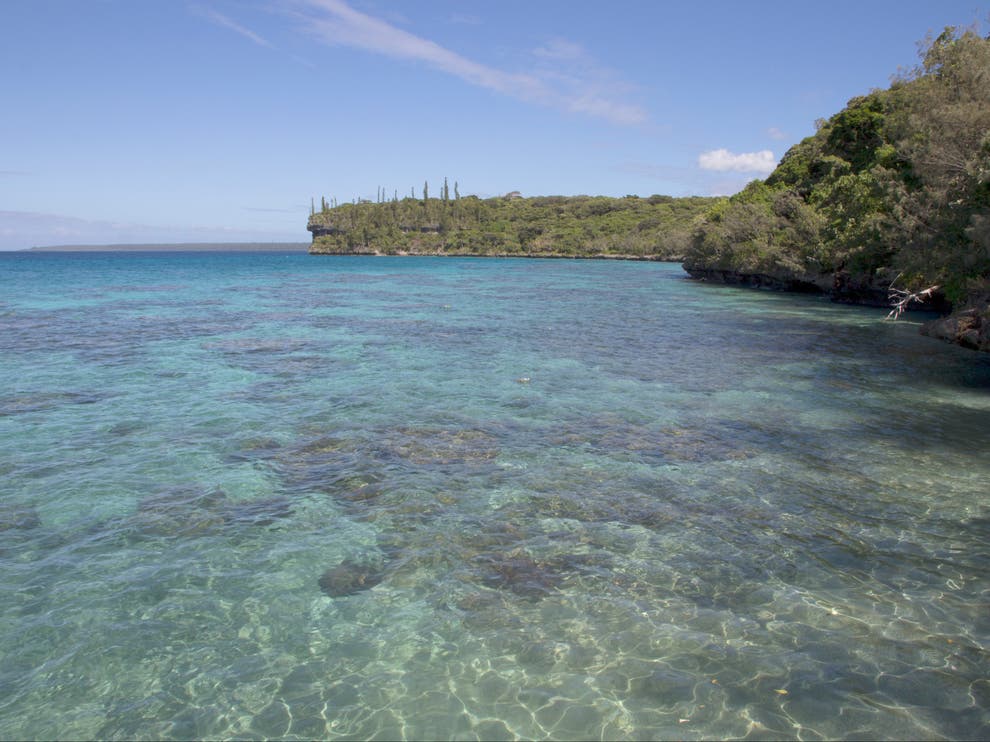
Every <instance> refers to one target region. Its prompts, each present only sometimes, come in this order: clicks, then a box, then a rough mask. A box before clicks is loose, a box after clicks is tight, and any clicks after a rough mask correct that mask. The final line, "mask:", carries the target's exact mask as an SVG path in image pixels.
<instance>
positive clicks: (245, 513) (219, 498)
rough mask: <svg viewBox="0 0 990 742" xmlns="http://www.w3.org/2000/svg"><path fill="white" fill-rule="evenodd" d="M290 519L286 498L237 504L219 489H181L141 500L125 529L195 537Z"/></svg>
mask: <svg viewBox="0 0 990 742" xmlns="http://www.w3.org/2000/svg"><path fill="white" fill-rule="evenodd" d="M291 515H292V502H291V501H290V500H289V498H287V497H282V496H273V497H266V498H259V499H255V500H241V501H239V500H231V499H230V498H228V497H227V495H226V493H225V492H223V490H220V489H214V490H197V489H195V488H184V487H180V488H175V489H170V490H167V491H165V492H160V493H157V494H154V495H151V496H150V497H146V498H144V499H143V500H141V502H139V503H138V507H137V510H136V512H135V513H134V514H133V515H131V516H130V517H129V518H128V526H129V527H130V529H131V530H134V531H137V533H139V534H140V535H142V536H151V537H154V536H197V535H201V534H205V533H212V532H215V531H218V530H221V529H223V528H225V527H235V526H243V525H253V526H269V525H271V524H272V523H274V522H275V521H276V520H278V519H282V518H288V517H289V516H291Z"/></svg>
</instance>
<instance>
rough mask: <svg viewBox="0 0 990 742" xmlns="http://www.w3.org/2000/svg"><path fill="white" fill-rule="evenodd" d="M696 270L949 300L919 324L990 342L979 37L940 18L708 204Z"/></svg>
mask: <svg viewBox="0 0 990 742" xmlns="http://www.w3.org/2000/svg"><path fill="white" fill-rule="evenodd" d="M684 267H685V269H686V270H687V271H688V272H689V273H690V274H691V275H692V276H694V277H696V278H705V279H709V280H719V281H726V282H732V283H742V284H750V285H770V286H775V287H780V288H792V289H806V290H816V289H817V290H824V291H826V292H827V293H831V294H832V295H833V296H834V297H835V298H837V299H839V300H847V301H862V302H877V303H882V302H886V301H887V300H888V294H891V295H892V297H893V300H894V301H899V302H900V307H899V308H903V307H905V306H907V305H908V304H911V303H913V302H914V299H920V300H925V301H927V302H928V303H929V305H931V306H933V307H936V308H937V307H940V306H947V305H950V306H951V308H952V309H953V310H954V311H953V314H952V316H950V317H949V318H947V319H945V320H942V321H939V322H937V323H935V325H934V326H932V327H931V328H930V329H929V331H930V332H931V334H935V335H939V336H942V337H946V338H947V339H952V340H955V341H956V342H960V343H961V344H963V345H967V346H969V347H976V348H980V349H983V350H990V39H985V38H981V37H980V36H979V35H978V34H976V33H974V32H973V31H962V30H959V29H952V28H948V29H946V30H945V32H944V33H942V34H941V35H940V36H938V38H936V39H934V40H931V41H930V42H929V43H928V45H927V49H926V50H925V51H924V52H923V56H922V62H921V64H920V65H919V66H918V67H917V68H916V69H914V70H912V71H911V72H909V73H907V74H902V75H900V76H899V77H898V78H897V79H895V81H894V83H893V84H892V85H891V86H890V88H889V89H887V90H878V91H874V92H872V93H870V94H869V95H865V96H862V97H858V98H853V99H852V100H851V101H849V104H848V105H847V106H846V108H844V109H843V110H842V111H840V112H839V113H837V114H836V115H834V116H832V118H830V119H829V120H828V121H820V122H819V125H818V130H817V132H816V133H815V134H814V135H813V136H811V137H808V138H807V139H805V140H804V141H802V142H800V143H799V144H797V145H795V146H794V147H792V148H791V149H790V151H788V152H787V153H786V154H785V155H784V157H783V159H782V160H781V162H780V164H779V166H778V167H777V169H776V170H775V171H774V172H773V173H772V174H771V175H770V176H769V177H768V178H767V179H766V180H765V181H758V180H757V181H753V182H752V183H750V184H749V185H748V186H747V187H746V188H745V189H744V190H743V191H741V192H740V193H738V194H736V195H735V196H733V197H731V198H729V199H724V200H722V201H720V202H718V203H717V204H715V206H713V207H712V209H710V210H709V211H708V213H707V214H706V215H705V218H704V220H703V222H702V223H701V224H700V226H699V227H698V228H697V229H696V230H695V232H694V234H693V237H692V240H691V244H690V246H689V247H688V249H687V253H686V259H685V262H684Z"/></svg>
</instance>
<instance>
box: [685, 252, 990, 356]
mask: <svg viewBox="0 0 990 742" xmlns="http://www.w3.org/2000/svg"><path fill="white" fill-rule="evenodd" d="M684 270H685V271H686V272H687V274H688V275H689V276H690V277H691V278H692V279H694V280H697V281H706V282H709V283H719V284H725V285H728V286H743V287H747V288H757V289H766V290H771V291H789V292H795V293H803V294H822V295H825V296H828V297H829V298H830V299H831V300H832V301H834V302H837V303H840V304H856V305H860V306H870V307H883V308H890V306H891V302H890V298H889V288H888V285H879V284H878V282H872V283H870V282H867V281H864V280H862V279H854V278H852V277H851V276H849V274H847V273H844V272H840V273H835V274H823V275H821V276H814V277H811V276H802V277H795V276H773V275H768V274H762V273H742V272H739V271H735V270H727V269H720V268H699V267H696V266H690V267H689V266H684ZM924 308H925V309H927V310H931V311H936V312H941V313H943V314H944V315H945V316H943V317H939V318H938V319H935V320H932V321H931V322H926V323H925V324H924V325H922V327H921V334H922V335H926V336H928V337H933V338H938V339H939V340H944V341H946V342H950V343H954V344H956V345H961V346H962V347H964V348H969V349H971V350H979V351H983V352H990V294H987V295H984V296H981V297H979V298H978V299H976V300H974V301H971V302H969V303H968V304H967V305H966V306H964V307H961V308H953V306H952V305H951V304H950V303H949V302H948V301H947V300H946V299H945V297H944V296H942V295H941V294H939V295H936V296H935V297H934V298H933V299H932V300H931V301H929V302H926V303H925V305H924Z"/></svg>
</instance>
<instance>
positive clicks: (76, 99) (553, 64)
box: [0, 0, 990, 249]
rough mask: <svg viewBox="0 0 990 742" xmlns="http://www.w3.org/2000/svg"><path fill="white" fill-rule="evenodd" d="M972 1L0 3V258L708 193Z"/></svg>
mask: <svg viewBox="0 0 990 742" xmlns="http://www.w3.org/2000/svg"><path fill="white" fill-rule="evenodd" d="M988 10H990V3H988V2H987V0H980V1H979V2H977V1H975V0H938V1H937V2H935V1H934V0H928V1H926V2H920V1H917V0H893V1H892V0H858V1H855V2H853V1H850V0H830V2H827V3H825V2H820V1H819V2H800V0H787V1H786V2H771V1H769V0H764V1H757V0H750V1H749V2H742V1H739V2H727V1H721V0H720V1H715V0H695V1H693V2H690V3H688V2H684V1H683V0H681V1H679V2H668V1H667V0H652V1H648V0H637V1H635V2H626V1H624V0H611V1H610V2H608V3H604V2H591V1H590V0H589V1H584V0H570V1H567V2H558V1H556V0H554V1H550V0H518V1H517V0H498V1H497V2H493V1H492V0H485V1H484V2H475V1H473V0H460V1H459V2H447V1H445V0H430V1H427V0H422V1H417V2H396V1H393V0H347V1H346V2H345V1H344V0H190V1H189V2H186V1H185V0H0V106H2V108H0V111H2V112H0V249H18V248H27V247H32V246H35V245H57V244H77V243H79V244H111V243H125V242H210V241H262V242H268V241H300V242H301V241H308V239H309V234H308V233H307V232H306V231H305V224H306V217H307V216H308V213H309V207H310V200H311V199H313V198H315V200H316V202H317V203H319V200H320V197H321V196H327V197H328V198H329V197H336V198H337V199H338V200H340V201H346V200H351V199H354V198H371V199H374V198H375V197H376V194H377V192H378V189H379V187H383V188H385V189H386V192H387V193H389V194H393V193H394V192H398V194H399V195H400V196H403V195H408V194H409V193H410V190H411V189H415V190H416V193H417V195H418V194H420V193H421V192H422V188H423V183H424V181H429V183H430V187H431V191H432V192H433V193H438V192H439V189H440V186H441V185H442V183H443V179H444V177H447V178H449V182H450V184H451V187H453V184H454V182H455V181H456V182H457V183H458V185H459V189H460V192H461V194H462V195H466V194H469V193H474V194H477V195H479V196H482V197H488V196H494V195H499V194H502V193H506V192H508V191H513V190H518V191H520V192H522V193H523V195H551V194H561V195H573V194H581V193H584V194H601V195H608V196H622V195H625V194H630V193H631V194H638V195H644V196H645V195H650V194H653V193H663V194H670V195H674V196H684V195H695V194H698V195H710V194H729V193H733V192H735V191H736V190H738V189H739V188H741V187H742V186H743V185H744V184H745V183H746V182H748V181H749V180H751V179H752V178H755V177H762V176H765V175H766V174H767V172H768V171H769V170H770V169H771V168H772V167H773V165H774V163H775V162H776V161H777V160H779V158H780V157H781V156H782V155H783V153H784V152H785V151H786V150H787V149H788V148H789V147H790V146H791V145H793V144H795V143H796V142H798V141H799V140H800V139H801V138H803V137H805V136H808V135H809V134H811V133H813V132H814V122H815V119H817V118H822V117H828V116H830V115H832V114H833V113H835V112H837V111H838V110H839V109H841V108H842V106H844V105H845V103H846V101H847V100H848V99H849V98H851V97H853V96H855V95H860V94H863V93H866V92H869V90H871V89H872V88H877V87H886V86H887V85H888V84H889V82H890V76H891V75H892V74H893V73H895V72H896V71H897V70H898V68H899V67H901V68H905V67H911V66H913V65H914V64H915V63H916V62H917V51H918V42H919V41H920V40H921V39H923V38H924V36H925V34H926V33H927V32H928V31H930V30H933V31H935V32H936V33H937V32H938V31H940V30H941V29H942V28H943V27H944V26H946V25H960V24H962V25H968V24H971V23H973V22H983V25H982V29H983V32H984V33H986V28H987V23H986V19H987V15H988Z"/></svg>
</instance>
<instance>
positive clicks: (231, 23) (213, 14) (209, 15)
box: [191, 5, 275, 49]
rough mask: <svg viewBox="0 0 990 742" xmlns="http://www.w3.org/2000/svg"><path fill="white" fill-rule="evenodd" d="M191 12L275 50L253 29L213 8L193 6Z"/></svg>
mask: <svg viewBox="0 0 990 742" xmlns="http://www.w3.org/2000/svg"><path fill="white" fill-rule="evenodd" d="M191 10H192V11H193V12H194V13H196V14H197V15H200V16H202V17H203V18H206V19H207V20H209V21H212V22H213V23H215V24H216V25H218V26H222V27H223V28H226V29H229V30H231V31H233V32H235V33H238V34H240V35H241V36H243V37H244V38H246V39H249V40H251V41H253V42H254V43H255V44H257V45H258V46H263V47H265V48H267V49H274V48H275V46H274V45H273V44H272V43H271V42H270V41H268V39H265V38H263V37H262V36H259V35H258V34H256V33H255V32H254V31H252V30H251V29H249V28H245V27H244V26H242V25H241V24H240V23H238V22H237V21H235V20H233V19H231V18H228V17H227V16H225V15H224V14H223V13H219V12H217V11H215V10H213V8H207V7H203V6H201V5H193V6H191Z"/></svg>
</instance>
